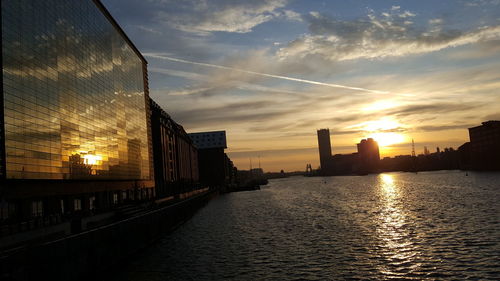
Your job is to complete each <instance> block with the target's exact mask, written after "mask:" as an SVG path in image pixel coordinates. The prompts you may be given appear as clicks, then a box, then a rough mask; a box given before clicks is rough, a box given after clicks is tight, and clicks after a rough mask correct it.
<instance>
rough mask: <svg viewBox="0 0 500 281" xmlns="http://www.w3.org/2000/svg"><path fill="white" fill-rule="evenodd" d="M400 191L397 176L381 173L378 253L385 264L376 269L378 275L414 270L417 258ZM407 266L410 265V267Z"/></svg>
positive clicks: (396, 274)
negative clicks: (379, 251) (379, 252)
mask: <svg viewBox="0 0 500 281" xmlns="http://www.w3.org/2000/svg"><path fill="white" fill-rule="evenodd" d="M400 188H401V187H400V186H398V184H397V178H396V175H391V174H380V176H379V198H380V201H381V202H380V208H381V209H380V212H379V218H378V221H379V222H378V226H377V233H378V237H379V239H380V244H381V245H380V248H381V251H382V253H381V254H382V256H383V258H384V259H385V260H386V263H385V265H384V266H383V267H381V268H379V270H380V272H381V273H383V274H385V275H387V276H392V277H395V276H398V271H400V270H408V271H413V270H415V269H416V267H418V263H414V262H413V261H414V259H416V258H418V256H419V253H418V251H417V250H416V247H415V245H414V244H413V241H412V239H411V238H412V236H411V232H410V230H409V229H408V226H409V222H408V217H407V216H406V214H405V210H404V205H403V202H402V198H401V194H402V193H401V190H400ZM406 264H412V265H413V266H408V265H406ZM405 265H406V266H405Z"/></svg>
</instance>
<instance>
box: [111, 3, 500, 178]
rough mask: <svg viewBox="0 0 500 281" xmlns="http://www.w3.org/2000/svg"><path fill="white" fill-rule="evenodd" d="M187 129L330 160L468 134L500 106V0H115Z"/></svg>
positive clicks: (253, 149)
mask: <svg viewBox="0 0 500 281" xmlns="http://www.w3.org/2000/svg"><path fill="white" fill-rule="evenodd" d="M102 2H103V3H104V5H105V6H106V7H107V8H108V9H109V11H110V12H111V14H112V15H113V16H114V17H115V19H116V20H117V21H118V22H119V24H120V25H121V26H122V27H123V29H124V30H125V32H126V33H127V35H128V36H129V37H130V38H131V40H132V41H133V42H134V43H135V45H136V46H137V47H138V48H139V50H140V51H141V52H142V53H143V55H144V56H145V57H146V59H147V60H148V62H149V65H148V68H149V83H150V84H149V87H150V89H151V90H150V95H151V97H152V98H153V99H154V100H155V101H157V102H158V103H159V104H160V105H161V106H163V108H164V109H165V110H166V111H167V112H169V113H170V114H171V116H172V117H173V118H174V120H176V121H177V122H178V123H180V124H182V125H183V126H184V128H185V129H186V131H188V132H198V131H211V130H226V132H227V140H228V149H227V152H228V154H229V156H230V157H231V159H232V160H233V161H234V162H235V164H236V166H237V167H238V168H239V169H248V167H249V158H250V157H252V161H253V163H254V166H256V165H257V162H258V160H257V158H258V157H259V156H260V160H261V163H262V168H264V170H266V171H279V170H281V169H284V170H286V171H292V170H305V167H306V164H308V163H311V164H312V165H313V167H317V166H318V165H319V156H318V152H317V139H316V130H317V129H319V128H330V134H331V140H332V146H333V153H334V154H336V153H350V152H355V151H356V143H357V142H359V141H360V139H362V138H366V137H370V136H372V137H375V138H376V139H378V140H379V141H380V143H381V145H382V148H381V156H382V157H384V156H394V155H399V154H410V153H411V139H412V138H413V139H414V140H415V144H416V149H417V153H422V151H423V146H427V147H428V148H429V150H431V151H435V149H436V147H437V146H439V147H441V148H444V147H449V146H451V147H454V148H457V147H458V146H459V145H461V144H462V143H464V142H466V141H468V131H467V128H468V127H472V126H477V125H480V123H481V122H482V121H486V120H491V119H497V120H498V119H500V90H499V89H500V0H470V1H466V0H454V1H447V0H439V1H436V0H418V1H417V0H415V1H409V0H408V1H402V0H400V1H385V0H377V1H368V0H365V1H361V0H359V1H358V0H352V1H345V0H334V1H316V0H309V1H306V0H290V1H286V0H274V1H272V0H269V1H248V0H187V1H179V0H103V1H102Z"/></svg>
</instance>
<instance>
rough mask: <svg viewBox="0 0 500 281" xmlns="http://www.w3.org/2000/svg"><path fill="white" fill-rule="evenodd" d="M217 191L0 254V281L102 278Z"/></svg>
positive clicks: (178, 222) (183, 218)
mask: <svg viewBox="0 0 500 281" xmlns="http://www.w3.org/2000/svg"><path fill="white" fill-rule="evenodd" d="M216 195H217V192H216V191H207V192H204V193H202V194H197V195H194V196H192V197H190V198H188V199H185V200H183V201H181V202H178V203H174V204H171V205H168V206H163V207H159V208H158V209H154V210H152V211H149V212H146V213H142V214H139V215H137V216H134V217H131V218H127V219H124V220H121V221H118V222H114V223H111V224H108V225H105V226H101V227H98V228H95V229H91V230H88V231H85V232H82V233H79V234H76V235H70V236H67V237H64V238H60V239H56V240H53V241H48V242H43V243H39V244H35V245H26V246H23V247H18V248H14V249H9V250H6V251H4V252H2V253H1V256H0V272H1V275H0V280H83V279H89V278H90V279H92V280H95V279H98V277H99V274H100V273H101V272H103V271H104V270H106V269H107V268H108V267H110V266H113V265H115V264H117V263H119V262H120V261H121V260H122V259H123V258H126V257H130V256H131V255H133V254H134V253H135V252H137V251H139V250H141V249H143V248H145V247H147V246H148V245H150V244H151V243H153V242H154V241H156V240H157V239H159V238H161V237H162V236H163V235H165V234H166V233H169V232H170V231H172V230H173V229H175V228H176V227H177V226H178V225H180V224H181V223H182V222H184V221H185V220H187V219H189V218H190V217H191V216H192V215H193V214H194V213H195V212H196V211H197V210H198V209H199V208H200V207H202V206H203V205H204V204H206V203H207V202H208V201H209V200H210V199H211V198H212V197H214V196H216Z"/></svg>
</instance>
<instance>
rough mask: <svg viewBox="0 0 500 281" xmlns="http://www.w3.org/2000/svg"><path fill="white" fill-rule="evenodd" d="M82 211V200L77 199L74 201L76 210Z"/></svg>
mask: <svg viewBox="0 0 500 281" xmlns="http://www.w3.org/2000/svg"><path fill="white" fill-rule="evenodd" d="M81 209H82V200H80V199H75V200H74V210H75V211H80V210H81Z"/></svg>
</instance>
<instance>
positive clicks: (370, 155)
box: [358, 138, 380, 172]
mask: <svg viewBox="0 0 500 281" xmlns="http://www.w3.org/2000/svg"><path fill="white" fill-rule="evenodd" d="M358 157H359V168H360V170H361V172H375V171H376V170H377V168H378V164H379V161H380V153H379V148H378V143H377V142H376V141H375V140H374V139H372V138H369V139H363V140H361V142H360V143H358Z"/></svg>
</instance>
